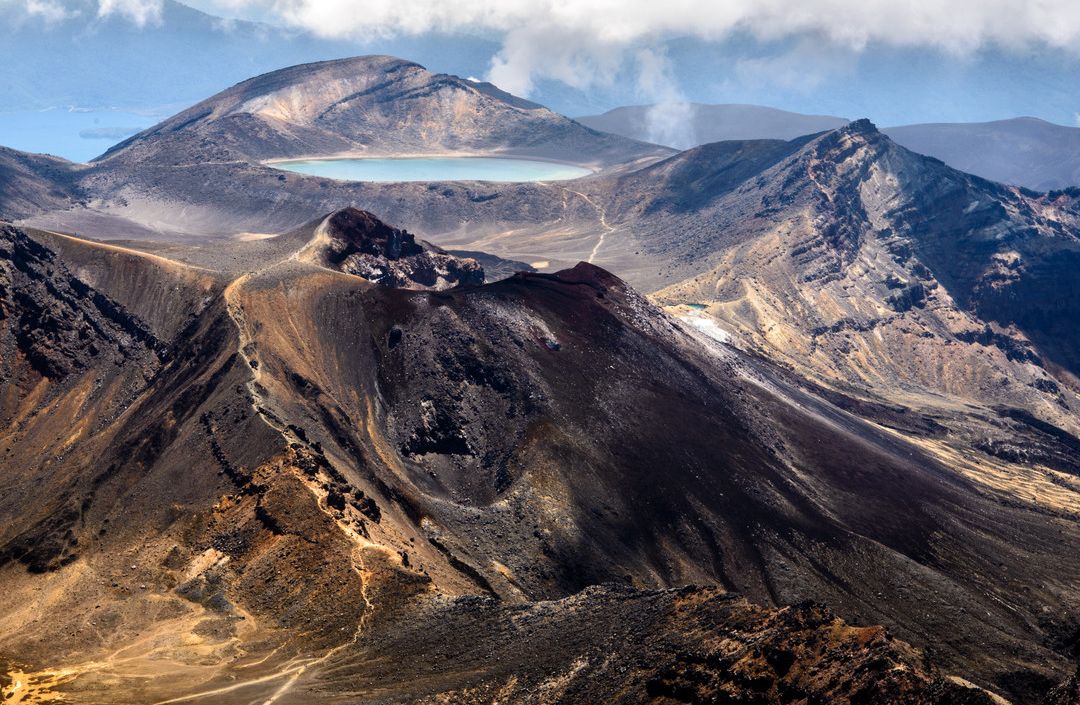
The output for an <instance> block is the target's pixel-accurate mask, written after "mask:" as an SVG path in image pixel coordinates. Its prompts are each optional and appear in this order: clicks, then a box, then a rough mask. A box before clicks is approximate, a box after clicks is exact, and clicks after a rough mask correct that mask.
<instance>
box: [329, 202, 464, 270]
mask: <svg viewBox="0 0 1080 705" xmlns="http://www.w3.org/2000/svg"><path fill="white" fill-rule="evenodd" d="M316 233H317V235H316V236H317V237H319V238H320V239H319V241H318V243H317V247H318V248H319V252H318V254H317V255H316V256H317V257H319V258H321V259H322V260H323V261H324V262H325V264H326V265H327V266H329V267H332V268H334V269H339V270H341V271H342V272H347V273H348V274H355V275H357V276H360V277H363V278H365V279H368V280H370V281H373V282H375V283H376V284H379V285H380V286H387V287H393V288H405V289H436V290H438V289H446V288H449V287H452V286H462V285H470V284H471V285H475V286H479V285H480V284H483V283H484V269H483V268H482V267H481V266H480V263H479V262H477V261H476V260H474V259H468V258H460V257H455V256H454V255H451V254H449V253H447V252H445V251H444V250H442V249H440V248H438V247H435V246H433V245H431V244H430V243H427V242H417V241H416V239H415V238H414V237H413V236H412V235H410V234H409V233H407V232H405V231H404V230H400V229H398V228H394V227H391V226H389V225H386V224H385V223H383V222H382V221H380V220H379V219H377V218H376V217H375V216H373V215H372V214H371V213H368V212H367V211H361V210H358V209H356V208H346V209H345V210H341V211H338V212H336V213H333V214H331V215H329V216H327V217H326V219H325V220H324V221H323V222H322V223H321V224H320V225H319V226H317V228H316ZM321 238H325V241H323V240H322V239H321Z"/></svg>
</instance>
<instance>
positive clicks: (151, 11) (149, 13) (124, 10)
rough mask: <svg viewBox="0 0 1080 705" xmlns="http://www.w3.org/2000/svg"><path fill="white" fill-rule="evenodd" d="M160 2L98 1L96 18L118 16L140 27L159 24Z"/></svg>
mask: <svg viewBox="0 0 1080 705" xmlns="http://www.w3.org/2000/svg"><path fill="white" fill-rule="evenodd" d="M161 10H162V0H98V10H97V14H98V17H109V16H110V15H119V16H121V17H125V18H127V19H129V20H131V21H132V22H134V23H135V24H136V25H138V26H140V27H142V26H143V25H146V24H160V22H161Z"/></svg>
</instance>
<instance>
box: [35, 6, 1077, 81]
mask: <svg viewBox="0 0 1080 705" xmlns="http://www.w3.org/2000/svg"><path fill="white" fill-rule="evenodd" d="M37 1H39V2H40V1H42V0H37ZM101 1H102V2H107V1H109V2H119V0H101ZM138 1H139V0H126V2H128V3H131V2H138ZM142 2H145V3H146V4H148V5H153V4H154V3H159V2H160V0H142ZM203 4H204V5H205V6H208V7H213V8H216V9H220V10H222V11H233V12H244V11H248V12H250V11H257V12H260V13H261V14H262V16H265V17H270V18H276V19H278V20H279V21H282V22H284V23H287V24H289V25H292V26H295V27H300V28H304V29H306V30H309V31H311V32H313V33H315V34H318V35H320V36H324V37H328V38H335V39H345V38H363V37H365V36H371V35H372V34H376V35H379V36H393V35H398V34H408V35H417V34H424V33H428V32H444V33H453V32H485V33H494V34H497V35H500V36H501V38H502V49H501V51H500V52H499V53H498V54H497V55H496V56H495V57H494V58H493V59H492V63H491V67H490V72H489V76H488V78H489V79H490V80H492V81H493V82H494V83H496V84H498V85H500V86H501V87H503V88H505V89H506V90H509V91H511V92H515V93H519V94H523V95H527V94H528V93H529V92H530V90H531V89H532V87H533V85H534V82H535V81H536V80H537V79H540V78H554V79H557V80H561V81H564V82H566V83H568V84H570V85H573V86H575V87H587V86H588V85H589V84H590V83H593V82H598V81H601V82H602V81H604V80H609V79H610V78H611V77H612V76H613V75H614V74H615V72H616V71H617V69H618V67H619V66H620V65H621V64H622V61H624V60H625V59H626V58H627V56H628V54H627V51H628V50H630V49H633V50H634V51H637V50H638V49H639V48H640V47H641V46H642V45H645V46H648V45H650V44H651V43H653V42H657V41H660V40H662V39H665V38H670V37H672V36H690V37H695V38H699V39H705V40H711V39H716V40H721V39H724V38H727V37H729V36H731V35H733V34H735V33H746V34H749V35H751V36H753V37H755V38H757V39H761V40H780V39H786V38H790V37H795V36H805V35H811V36H813V37H816V38H819V39H820V40H822V41H824V42H827V43H829V44H832V45H834V46H841V47H844V48H848V49H854V50H861V49H862V48H864V47H866V46H868V45H870V44H875V43H882V44H887V45H895V46H926V47H931V48H935V49H939V50H944V51H946V52H950V53H954V54H957V55H964V54H968V53H971V52H973V51H975V50H978V49H980V48H983V47H986V46H995V47H1000V48H1004V49H1007V50H1024V49H1027V48H1031V47H1050V48H1056V49H1071V50H1076V51H1078V52H1080V3H1077V2H1075V0H1037V1H1034V2H1033V1H1031V0H915V1H913V2H896V0H801V1H800V2H793V1H792V0H667V1H666V2H662V3H661V2H655V0H455V1H454V2H445V0H203Z"/></svg>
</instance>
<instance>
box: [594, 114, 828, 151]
mask: <svg viewBox="0 0 1080 705" xmlns="http://www.w3.org/2000/svg"><path fill="white" fill-rule="evenodd" d="M672 119H679V120H682V121H683V123H682V126H681V127H680V126H674V125H671V124H670V121H671V120H672ZM577 120H578V122H580V123H582V124H584V125H587V126H589V127H591V128H593V129H594V130H602V131H604V132H611V133H614V134H616V135H622V136H624V137H631V138H633V139H638V140H642V141H646V142H658V143H661V144H665V145H666V146H669V147H675V148H677V149H688V148H690V147H696V146H697V145H701V144H707V143H709V142H721V141H723V140H756V139H782V140H790V139H794V138H796V137H801V136H802V135H809V134H813V133H815V132H824V131H825V130H833V129H836V128H837V127H843V126H844V125H846V124H847V123H848V120H847V119H845V118H841V117H835V116H832V115H803V114H800V113H792V112H788V111H786V110H777V109H776V108H767V107H764V106H760V105H702V104H700V103H685V104H675V105H632V106H627V107H622V108H615V109H614V110H609V111H608V112H606V113H603V114H601V115H587V116H585V117H579V118H577Z"/></svg>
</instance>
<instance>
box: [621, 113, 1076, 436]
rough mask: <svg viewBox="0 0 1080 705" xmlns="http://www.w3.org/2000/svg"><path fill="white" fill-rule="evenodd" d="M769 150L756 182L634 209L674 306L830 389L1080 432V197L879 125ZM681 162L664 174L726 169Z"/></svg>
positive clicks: (688, 158)
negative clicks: (924, 150)
mask: <svg viewBox="0 0 1080 705" xmlns="http://www.w3.org/2000/svg"><path fill="white" fill-rule="evenodd" d="M771 149H773V150H775V151H776V152H777V153H778V154H779V155H780V158H778V159H773V161H772V164H771V166H767V168H765V169H764V170H763V171H761V172H760V174H759V175H758V176H755V177H753V178H748V179H742V178H741V176H740V177H739V179H737V180H735V182H733V183H731V184H729V185H728V186H727V187H726V188H724V189H718V188H713V187H710V188H709V189H708V190H707V191H705V192H703V193H704V195H702V196H694V195H693V193H694V190H693V189H692V188H689V187H686V186H682V187H679V188H677V189H674V190H673V192H674V193H676V194H680V196H679V199H681V200H677V199H674V198H673V197H672V196H671V195H670V193H668V192H665V191H661V194H660V195H659V196H658V197H657V198H656V199H653V200H648V199H646V200H644V201H642V203H641V204H640V205H631V204H626V205H625V206H624V208H623V210H622V212H623V213H624V214H625V216H624V217H625V218H626V219H627V222H630V223H635V224H638V225H639V226H640V230H639V231H638V232H637V236H638V239H639V241H640V244H641V246H643V247H645V248H647V250H648V251H650V252H652V253H653V255H654V256H655V257H657V258H658V259H661V260H663V261H665V262H668V263H670V264H669V265H668V269H667V270H666V271H665V272H664V273H663V278H664V279H666V280H668V281H672V280H674V281H675V282H676V283H673V284H670V285H668V286H667V287H666V288H664V289H663V290H662V291H661V292H660V293H659V294H658V298H659V299H660V300H661V301H664V302H665V303H669V304H689V303H700V304H703V305H707V306H708V308H709V312H710V313H711V314H712V315H713V316H715V317H716V318H717V319H719V320H720V321H721V322H722V325H723V326H724V327H726V328H727V329H728V330H729V331H730V332H732V333H735V334H736V335H738V336H740V337H741V338H742V339H743V340H744V341H745V342H746V344H748V345H751V346H754V347H758V348H759V349H762V350H764V351H767V353H768V354H769V355H771V356H775V357H778V358H780V359H784V360H785V361H787V362H788V363H790V364H792V365H794V366H796V368H797V369H799V370H801V371H803V372H805V373H807V374H809V375H810V376H812V377H815V378H817V379H818V380H821V381H823V382H825V383H827V384H832V385H835V384H844V385H852V386H853V387H855V388H862V389H869V388H871V387H875V388H877V389H879V390H885V389H891V390H895V392H897V393H898V394H902V395H908V394H911V393H912V392H914V393H915V394H917V391H916V390H920V389H922V390H927V391H929V392H931V393H945V394H948V395H950V396H954V397H957V398H964V399H968V400H974V401H978V402H981V403H986V404H990V405H999V404H1008V405H1024V406H1026V407H1028V408H1029V409H1033V410H1036V411H1037V412H1038V413H1039V414H1040V415H1042V416H1043V417H1044V418H1046V419H1049V420H1052V421H1054V422H1055V423H1057V424H1060V425H1064V426H1066V427H1067V428H1070V429H1071V430H1072V432H1073V433H1075V432H1076V431H1077V424H1076V422H1075V419H1074V418H1073V415H1072V413H1071V409H1074V408H1077V399H1076V397H1075V389H1074V388H1073V381H1072V380H1073V375H1074V374H1075V372H1076V369H1077V368H1076V363H1075V358H1076V354H1077V352H1076V349H1075V348H1076V345H1075V341H1077V340H1080V337H1078V336H1077V334H1076V333H1077V332H1076V331H1074V330H1072V326H1074V325H1075V320H1076V318H1077V316H1076V315H1075V314H1076V312H1077V306H1078V305H1080V304H1078V302H1077V298H1076V292H1075V282H1074V281H1073V278H1070V277H1069V276H1068V275H1067V273H1066V270H1067V268H1068V267H1069V263H1070V262H1073V261H1074V259H1075V257H1076V253H1077V252H1078V251H1080V238H1078V236H1077V232H1078V231H1077V229H1076V226H1075V218H1074V216H1073V215H1072V213H1071V211H1070V210H1069V208H1070V206H1071V204H1072V199H1071V197H1070V196H1068V195H1067V194H1056V195H1048V196H1039V195H1032V194H1029V193H1026V192H1022V191H1019V190H1017V189H1014V188H1008V187H1005V186H1001V185H998V184H994V183H991V182H988V181H984V180H982V179H979V178H977V177H973V176H970V175H967V174H962V173H960V172H957V171H954V170H952V169H949V168H948V167H945V166H944V165H943V164H941V163H940V162H937V161H935V160H931V159H927V158H924V157H921V156H919V155H915V154H913V153H911V152H908V151H907V150H904V149H902V148H900V147H897V146H896V145H895V144H893V143H892V142H890V141H889V140H888V138H887V137H885V136H884V135H882V134H880V133H879V132H877V131H876V130H875V129H874V128H873V126H872V125H870V124H869V123H867V122H865V121H861V122H857V123H853V124H852V125H851V126H849V127H848V128H845V129H843V130H840V131H837V132H833V133H829V134H827V135H824V136H820V137H817V138H814V139H813V140H810V141H807V142H805V143H804V144H801V145H799V144H797V143H786V147H783V146H781V145H779V144H777V145H774V146H773V147H772V148H771ZM770 153H771V152H770ZM698 156H705V155H704V153H702V154H701V155H698ZM673 161H675V162H676V164H674V165H665V164H660V165H657V166H655V167H653V168H652V170H653V171H657V170H660V169H663V170H664V171H665V172H667V173H669V174H672V175H677V174H685V173H686V172H687V171H688V170H692V169H694V168H697V169H705V168H706V165H708V164H712V163H715V160H713V159H706V160H705V161H703V162H700V164H699V162H698V161H697V159H696V158H695V155H694V154H693V153H687V154H686V155H680V157H677V158H675V160H673ZM683 162H686V163H683ZM742 162H743V160H740V162H739V163H740V164H741V163H742ZM694 165H697V166H694ZM715 178H717V177H716V176H715V175H714V172H711V171H705V172H704V175H702V176H699V177H696V178H695V180H694V181H693V183H698V182H701V181H702V180H709V179H714V180H715ZM672 180H675V181H677V179H675V178H674V176H673V178H672ZM616 198H618V196H616ZM616 222H617V221H616ZM668 232H678V233H679V236H678V237H669V236H667V235H666V234H665V233H668Z"/></svg>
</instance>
